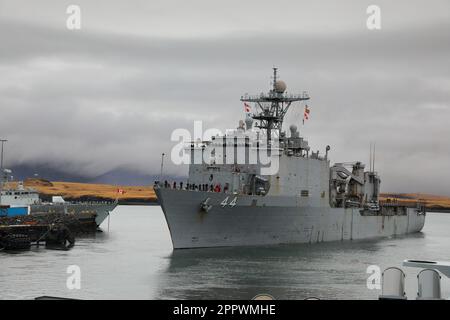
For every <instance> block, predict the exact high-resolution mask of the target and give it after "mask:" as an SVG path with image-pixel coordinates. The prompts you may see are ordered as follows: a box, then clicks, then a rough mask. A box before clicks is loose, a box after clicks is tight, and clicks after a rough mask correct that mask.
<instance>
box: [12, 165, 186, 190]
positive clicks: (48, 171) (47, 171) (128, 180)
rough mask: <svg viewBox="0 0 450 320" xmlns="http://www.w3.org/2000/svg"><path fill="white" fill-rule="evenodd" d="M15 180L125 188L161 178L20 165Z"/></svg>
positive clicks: (124, 171)
mask: <svg viewBox="0 0 450 320" xmlns="http://www.w3.org/2000/svg"><path fill="white" fill-rule="evenodd" d="M9 169H11V170H12V172H13V173H12V175H13V179H14V180H26V179H28V178H40V179H45V180H49V181H66V182H80V183H104V184H111V185H123V186H147V185H153V182H154V181H155V180H157V179H158V178H159V176H156V175H150V174H142V173H139V172H137V171H134V170H129V169H116V170H111V171H109V172H107V173H104V174H102V175H98V176H86V175H81V174H80V175H77V174H73V173H67V172H64V171H62V170H60V169H55V168H52V167H50V166H49V165H46V164H43V165H30V164H27V165H18V166H13V167H10V168H9ZM164 179H167V180H169V181H174V180H176V181H182V180H185V179H186V178H185V177H184V178H183V177H172V176H168V177H164Z"/></svg>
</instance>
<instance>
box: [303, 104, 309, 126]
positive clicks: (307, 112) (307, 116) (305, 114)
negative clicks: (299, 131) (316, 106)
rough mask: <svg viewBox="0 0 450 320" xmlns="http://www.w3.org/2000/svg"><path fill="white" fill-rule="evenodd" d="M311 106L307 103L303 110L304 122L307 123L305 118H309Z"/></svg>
mask: <svg viewBox="0 0 450 320" xmlns="http://www.w3.org/2000/svg"><path fill="white" fill-rule="evenodd" d="M309 112H310V111H309V107H308V105H305V111H304V112H303V124H305V120H308V119H309Z"/></svg>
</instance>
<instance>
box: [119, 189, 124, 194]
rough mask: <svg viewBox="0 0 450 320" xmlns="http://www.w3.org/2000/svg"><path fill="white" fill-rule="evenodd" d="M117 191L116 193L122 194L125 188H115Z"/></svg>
mask: <svg viewBox="0 0 450 320" xmlns="http://www.w3.org/2000/svg"><path fill="white" fill-rule="evenodd" d="M117 193H118V194H124V193H125V190H123V189H117Z"/></svg>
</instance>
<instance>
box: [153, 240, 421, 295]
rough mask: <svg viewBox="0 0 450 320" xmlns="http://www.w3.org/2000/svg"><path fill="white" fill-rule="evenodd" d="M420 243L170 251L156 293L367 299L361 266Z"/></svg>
mask: <svg viewBox="0 0 450 320" xmlns="http://www.w3.org/2000/svg"><path fill="white" fill-rule="evenodd" d="M423 237H424V235H423V234H422V233H418V234H414V235H410V236H404V237H398V238H395V239H388V240H375V241H373V240H372V241H367V240H365V241H351V242H350V241H344V242H333V243H320V244H313V245H310V244H296V245H281V246H267V247H241V248H214V249H212V248H208V249H193V250H176V251H174V252H172V254H170V255H169V256H168V257H167V258H168V259H169V261H170V262H169V265H168V267H167V269H166V270H165V272H164V273H163V274H162V276H161V278H160V281H159V287H160V290H159V293H160V295H161V297H162V298H179V299H251V298H252V297H254V296H255V295H256V294H260V293H268V294H271V295H272V296H274V297H275V298H279V299H305V298H308V297H319V298H322V299H348V298H356V299H358V298H359V299H360V298H367V299H372V298H375V297H376V296H377V293H374V292H370V291H369V290H367V289H366V279H367V274H366V268H367V266H368V265H371V264H380V261H379V258H377V257H379V256H380V251H383V250H386V247H387V246H394V247H395V246H397V245H398V243H399V242H400V243H401V242H402V241H408V242H410V241H414V240H420V239H422V238H423ZM394 241H395V242H394ZM396 243H397V244H396Z"/></svg>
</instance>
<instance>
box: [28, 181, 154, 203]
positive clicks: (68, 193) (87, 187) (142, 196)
mask: <svg viewBox="0 0 450 320" xmlns="http://www.w3.org/2000/svg"><path fill="white" fill-rule="evenodd" d="M24 185H25V187H30V188H33V189H36V190H37V191H38V192H39V193H40V195H41V198H42V199H44V200H50V199H51V197H52V196H62V197H63V198H64V199H66V200H77V201H93V200H108V201H114V200H115V199H118V200H119V203H121V204H142V203H149V204H150V203H155V202H156V195H155V192H154V190H153V187H150V186H132V187H130V186H115V185H109V184H91V183H77V182H58V181H55V182H53V181H52V182H50V181H47V180H43V179H27V180H25V183H24ZM118 189H122V190H123V191H124V193H123V194H119V193H118V192H117V191H118Z"/></svg>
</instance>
